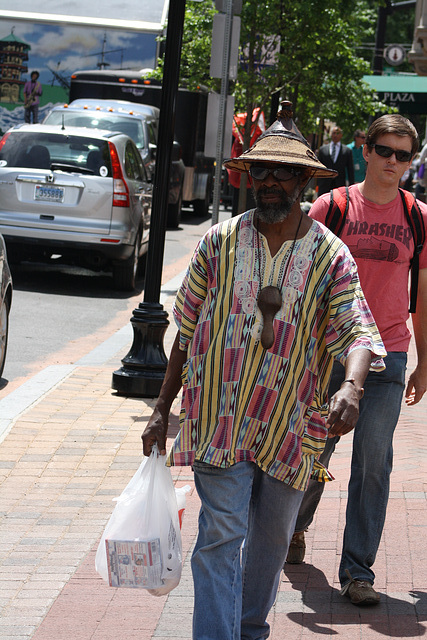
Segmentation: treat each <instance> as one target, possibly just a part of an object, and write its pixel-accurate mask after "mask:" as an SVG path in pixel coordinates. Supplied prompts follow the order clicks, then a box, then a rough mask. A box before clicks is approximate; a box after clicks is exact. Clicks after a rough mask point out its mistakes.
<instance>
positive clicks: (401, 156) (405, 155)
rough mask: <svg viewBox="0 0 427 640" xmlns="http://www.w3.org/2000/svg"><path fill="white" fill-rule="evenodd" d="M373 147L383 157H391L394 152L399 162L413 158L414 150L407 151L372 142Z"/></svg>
mask: <svg viewBox="0 0 427 640" xmlns="http://www.w3.org/2000/svg"><path fill="white" fill-rule="evenodd" d="M370 146H371V147H372V149H375V153H376V154H377V155H379V156H381V158H391V156H392V155H393V153H394V154H395V156H396V160H397V161H398V162H409V160H410V159H411V158H412V151H405V150H404V149H393V148H392V147H388V146H387V145H385V144H371V145H370Z"/></svg>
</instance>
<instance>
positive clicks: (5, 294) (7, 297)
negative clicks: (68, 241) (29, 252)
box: [0, 235, 12, 378]
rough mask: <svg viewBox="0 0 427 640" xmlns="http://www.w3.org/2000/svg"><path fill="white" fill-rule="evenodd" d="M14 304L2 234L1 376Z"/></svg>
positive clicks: (0, 245)
mask: <svg viewBox="0 0 427 640" xmlns="http://www.w3.org/2000/svg"><path fill="white" fill-rule="evenodd" d="M11 304H12V276H11V275H10V269H9V265H8V263H7V255H6V245H5V242H4V240H3V237H2V236H1V235H0V378H1V376H2V374H3V369H4V363H5V362H6V351H7V338H8V335H9V312H10V307H11Z"/></svg>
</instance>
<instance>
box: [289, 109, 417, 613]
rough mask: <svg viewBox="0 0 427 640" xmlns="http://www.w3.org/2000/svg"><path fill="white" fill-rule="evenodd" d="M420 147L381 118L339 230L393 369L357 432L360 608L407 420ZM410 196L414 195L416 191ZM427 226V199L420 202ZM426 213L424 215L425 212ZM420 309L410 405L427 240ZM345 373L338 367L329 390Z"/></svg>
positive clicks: (295, 556)
mask: <svg viewBox="0 0 427 640" xmlns="http://www.w3.org/2000/svg"><path fill="white" fill-rule="evenodd" d="M417 149H418V135H417V131H416V129H415V127H414V126H413V124H412V123H411V122H410V121H409V120H407V119H406V118H403V117H402V116H400V115H398V114H392V115H384V116H382V117H380V118H378V119H377V120H375V121H374V122H373V124H372V125H371V127H370V128H369V131H368V135H367V137H366V143H365V145H364V147H363V156H364V158H365V161H366V166H367V168H366V178H365V180H364V181H363V182H362V183H360V184H356V185H353V186H351V187H350V188H349V208H348V212H347V215H346V222H345V226H344V229H343V231H342V233H341V234H340V236H341V237H342V239H343V241H344V242H345V243H346V244H347V246H348V248H349V249H350V251H351V253H352V255H353V257H354V259H355V261H356V263H357V268H358V272H359V277H360V282H361V284H362V288H363V291H364V294H365V295H366V299H367V301H368V304H369V306H370V308H371V310H372V313H373V315H374V318H375V321H376V323H377V325H378V328H379V330H380V333H381V337H382V339H383V342H384V344H385V347H386V349H387V357H386V358H385V365H386V369H385V371H381V372H378V371H370V372H369V374H368V376H367V378H366V381H365V395H364V396H363V398H362V399H361V402H360V417H359V420H358V422H357V425H356V428H355V430H354V437H353V456H352V462H351V476H350V481H349V486H348V500H347V510H346V526H345V531H344V540H343V549H342V556H341V563H340V567H339V578H340V581H341V585H342V587H343V588H342V591H341V593H342V595H346V596H348V597H349V598H350V600H351V602H352V603H353V604H355V605H373V604H377V603H378V602H379V601H380V595H379V593H377V592H376V591H375V590H374V588H373V586H372V585H373V583H374V580H375V574H374V572H373V570H372V568H371V567H372V565H373V564H374V562H375V557H376V553H377V550H378V546H379V544H380V539H381V534H382V531H383V527H384V521H385V516H386V509H387V502H388V496H389V485H390V474H391V470H392V463H393V446H392V442H393V434H394V430H395V427H396V424H397V421H398V419H399V414H400V409H401V403H402V397H403V393H404V391H405V371H406V360H407V351H408V347H409V341H410V338H411V334H410V332H409V329H408V326H407V320H408V317H409V312H408V307H409V295H408V277H409V272H410V269H411V263H412V259H413V256H414V252H415V243H414V238H413V235H412V232H411V229H410V227H409V223H408V220H407V217H406V215H405V212H404V207H405V206H407V205H406V204H404V201H405V198H404V197H402V196H404V194H403V192H399V191H398V186H399V180H400V178H401V177H402V175H403V174H404V172H405V171H406V170H407V169H408V168H409V167H410V166H411V162H412V158H413V157H414V155H415V153H416V152H417ZM408 195H409V194H408ZM410 200H412V201H413V202H414V203H415V204H414V206H418V207H419V209H420V210H421V214H422V220H424V227H425V228H427V206H426V205H424V204H423V203H421V202H418V201H417V202H415V200H414V198H410ZM329 205H330V195H329V194H328V195H325V196H323V197H321V198H319V199H318V200H316V202H315V203H314V205H313V207H312V208H311V209H310V212H309V215H310V216H311V217H313V218H314V219H315V220H318V221H320V222H323V223H324V222H325V220H326V216H327V212H328V209H329ZM420 217H421V216H420ZM419 269H420V270H419V282H418V300H417V306H416V313H413V314H412V323H413V329H414V335H415V344H416V348H417V355H418V364H417V367H416V369H415V370H414V371H413V372H412V373H411V375H410V377H409V381H408V384H407V387H406V394H405V396H406V403H407V404H408V405H409V406H412V405H415V404H417V403H418V402H419V401H420V400H421V398H422V397H423V395H424V394H425V392H426V388H427V322H426V317H427V244H426V243H424V247H423V249H422V252H421V254H420V255H419ZM346 377H347V375H346V373H345V372H344V369H343V368H342V365H341V364H340V363H339V362H336V363H335V364H334V368H333V374H332V379H331V384H330V387H329V393H330V395H331V396H333V394H334V393H335V391H336V390H337V389H339V388H340V385H342V383H343V380H344V379H345V378H346ZM338 439H339V438H332V439H330V440H328V441H327V443H326V447H325V450H324V451H323V453H322V455H321V456H320V462H322V464H324V465H325V466H328V465H329V461H330V458H331V456H332V453H333V451H334V449H335V446H336V444H337V442H338ZM323 489H324V484H322V483H319V482H312V481H310V484H309V486H308V489H307V491H306V493H305V495H304V499H303V502H302V505H301V508H300V511H299V514H298V519H297V523H296V527H295V534H294V537H293V539H292V542H291V545H290V549H289V554H288V562H292V563H295V564H298V563H300V562H302V561H303V559H304V553H305V539H304V531H306V530H307V528H308V527H309V526H310V524H311V522H312V521H313V517H314V513H315V510H316V508H317V505H318V503H319V501H320V498H321V495H322V492H323Z"/></svg>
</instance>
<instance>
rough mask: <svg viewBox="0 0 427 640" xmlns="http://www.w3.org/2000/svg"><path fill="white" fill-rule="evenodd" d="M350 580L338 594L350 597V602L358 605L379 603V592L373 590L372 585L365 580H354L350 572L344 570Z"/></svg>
mask: <svg viewBox="0 0 427 640" xmlns="http://www.w3.org/2000/svg"><path fill="white" fill-rule="evenodd" d="M346 573H347V575H348V577H349V578H350V582H347V584H346V585H345V586H344V587H343V588H342V589H341V591H340V594H341V595H342V596H347V598H350V602H351V603H352V604H355V605H358V606H371V605H374V604H379V602H380V594H379V593H377V592H376V591H375V589H374V588H373V586H372V585H371V583H370V582H368V581H367V580H354V578H352V577H351V575H350V572H349V571H348V570H346Z"/></svg>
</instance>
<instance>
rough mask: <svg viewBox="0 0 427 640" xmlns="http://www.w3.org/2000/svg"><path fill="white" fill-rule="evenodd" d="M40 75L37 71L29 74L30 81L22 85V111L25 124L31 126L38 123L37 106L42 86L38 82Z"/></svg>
mask: <svg viewBox="0 0 427 640" xmlns="http://www.w3.org/2000/svg"><path fill="white" fill-rule="evenodd" d="M39 76H40V74H39V72H38V71H33V72H32V73H31V80H28V82H26V83H25V85H24V110H25V122H27V123H28V124H31V118H32V123H33V124H37V123H38V121H39V105H40V96H41V95H42V93H43V91H42V86H41V84H40V82H39V81H38V78H39Z"/></svg>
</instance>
